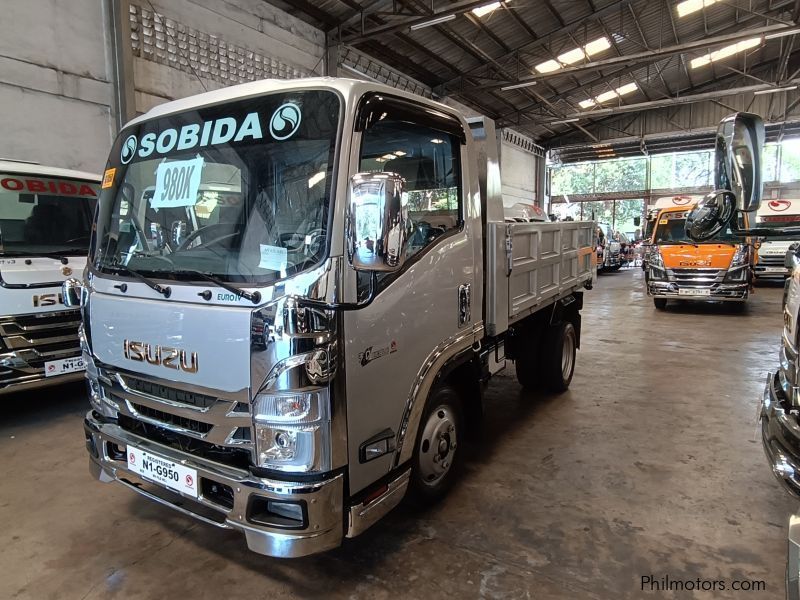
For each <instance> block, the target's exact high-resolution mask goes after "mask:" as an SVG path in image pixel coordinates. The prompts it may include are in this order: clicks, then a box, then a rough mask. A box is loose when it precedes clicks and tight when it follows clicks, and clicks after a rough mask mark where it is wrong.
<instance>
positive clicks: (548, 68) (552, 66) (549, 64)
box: [535, 60, 561, 73]
mask: <svg viewBox="0 0 800 600" xmlns="http://www.w3.org/2000/svg"><path fill="white" fill-rule="evenodd" d="M535 68H536V70H537V71H539V73H552V72H553V71H558V70H559V69H560V68H561V64H560V63H559V62H558V61H555V60H548V61H546V62H543V63H541V64H538V65H536V67H535Z"/></svg>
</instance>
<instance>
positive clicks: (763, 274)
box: [753, 265, 790, 280]
mask: <svg viewBox="0 0 800 600" xmlns="http://www.w3.org/2000/svg"><path fill="white" fill-rule="evenodd" d="M753 273H754V275H755V276H756V277H757V278H758V279H778V280H783V279H786V278H787V277H788V276H789V275H790V272H789V269H784V270H783V271H779V272H775V271H772V272H767V271H766V267H759V266H758V265H756V266H755V267H753Z"/></svg>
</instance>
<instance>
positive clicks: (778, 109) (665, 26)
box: [271, 0, 800, 155]
mask: <svg viewBox="0 0 800 600" xmlns="http://www.w3.org/2000/svg"><path fill="white" fill-rule="evenodd" d="M271 3H272V4H274V5H276V6H278V7H280V8H282V9H284V10H287V11H288V12H290V13H292V14H294V15H295V16H297V17H299V18H301V19H303V20H305V21H308V22H309V23H312V24H314V25H316V26H318V27H321V28H322V29H324V30H325V31H327V32H328V39H329V44H331V45H337V46H338V47H339V48H340V50H341V49H342V48H346V47H355V48H356V49H358V50H359V51H361V52H363V53H366V54H369V55H371V56H373V57H375V58H377V59H378V60H380V61H382V62H383V63H385V64H387V65H389V66H391V67H393V68H395V69H397V70H398V71H400V72H402V73H404V74H406V75H409V76H410V77H413V78H415V79H416V80H418V81H420V82H422V83H424V84H425V85H427V86H429V87H430V88H432V90H433V92H434V93H435V94H436V95H438V96H451V97H455V98H456V99H457V100H459V101H460V102H462V103H464V104H466V105H469V106H470V107H472V108H474V109H475V110H476V111H479V112H480V113H483V114H486V115H488V116H490V117H492V118H494V119H496V120H497V121H498V123H499V125H500V126H507V127H514V128H515V129H518V130H520V131H523V132H525V133H527V134H529V135H531V136H532V137H533V138H534V139H535V140H537V141H538V142H539V143H542V144H543V145H545V146H547V147H549V148H558V147H564V148H565V149H566V147H572V146H576V145H578V146H585V145H587V144H589V145H592V144H594V145H596V146H597V148H595V150H596V151H597V152H596V154H598V155H601V154H602V152H600V151H602V150H603V148H604V147H603V146H602V145H601V144H600V143H601V142H604V141H607V140H614V141H615V143H617V142H619V143H622V142H624V143H627V144H632V143H634V142H635V141H636V140H639V141H640V142H641V144H645V140H646V139H647V138H648V137H650V138H653V137H654V136H655V137H659V136H668V135H675V134H681V135H685V136H688V135H698V134H700V133H702V132H703V131H704V130H707V129H708V128H709V127H711V126H712V125H713V124H714V123H715V122H716V120H718V117H719V115H720V114H723V115H724V114H726V113H729V112H731V111H732V110H754V111H755V112H760V113H761V114H762V115H763V116H764V117H765V120H766V121H767V122H768V123H775V124H777V125H778V126H781V125H782V124H783V123H785V122H787V121H798V120H800V109H798V104H800V93H798V89H797V87H795V86H797V85H798V84H799V83H800V79H799V77H800V40H798V39H796V38H797V36H796V35H795V34H797V33H800V26H797V25H796V23H797V22H798V19H800V0H680V1H679V0H506V1H503V2H491V1H487V0H483V1H478V2H476V1H455V2H445V1H442V0H434V1H431V0H360V1H356V0H315V1H313V2H312V0H271ZM641 144H640V145H641ZM605 152H606V153H607V152H608V151H607V150H605Z"/></svg>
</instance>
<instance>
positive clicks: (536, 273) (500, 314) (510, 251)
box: [486, 221, 594, 335]
mask: <svg viewBox="0 0 800 600" xmlns="http://www.w3.org/2000/svg"><path fill="white" fill-rule="evenodd" d="M593 232H594V223H593V222H591V221H568V222H563V223H489V236H488V242H489V243H488V244H487V246H488V251H489V260H488V261H487V262H488V265H487V302H486V307H487V315H486V323H487V332H488V333H489V335H498V334H500V333H502V332H503V331H505V330H506V329H508V327H509V325H512V324H513V323H514V322H516V321H518V320H520V319H522V318H524V317H526V316H528V315H530V314H531V313H533V312H536V311H538V310H541V309H542V308H544V307H546V306H549V305H551V304H553V303H554V302H555V301H557V300H558V299H560V298H563V297H564V296H567V295H569V294H571V293H573V292H575V291H577V290H579V289H581V288H583V287H584V286H585V284H586V283H587V282H588V281H591V279H592V276H593V270H594V265H593V261H592V256H593V254H592V251H593V248H592V241H593Z"/></svg>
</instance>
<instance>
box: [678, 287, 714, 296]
mask: <svg viewBox="0 0 800 600" xmlns="http://www.w3.org/2000/svg"><path fill="white" fill-rule="evenodd" d="M678 295H679V296H710V295H711V290H705V289H699V290H695V289H692V288H681V289H679V290H678Z"/></svg>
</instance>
